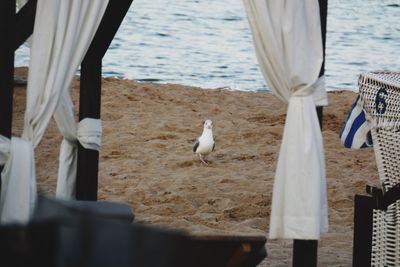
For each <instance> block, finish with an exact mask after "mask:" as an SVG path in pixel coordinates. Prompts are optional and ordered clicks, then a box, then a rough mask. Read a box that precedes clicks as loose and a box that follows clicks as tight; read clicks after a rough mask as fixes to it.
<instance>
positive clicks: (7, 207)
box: [0, 0, 108, 223]
mask: <svg viewBox="0 0 400 267" xmlns="http://www.w3.org/2000/svg"><path fill="white" fill-rule="evenodd" d="M107 4H108V0H95V1H93V0H91V1H81V0H70V1H64V0H38V3H37V8H36V19H35V25H34V33H33V40H32V47H31V61H30V67H29V76H28V88H27V106H26V111H25V124H24V131H23V135H22V139H20V138H12V140H11V142H9V141H7V140H5V138H1V139H0V149H2V150H1V151H2V152H0V155H2V156H1V159H2V160H3V159H4V157H7V161H6V163H5V168H4V170H3V173H2V188H1V199H0V221H1V222H15V221H16V222H22V223H23V222H27V220H28V219H29V217H30V213H31V212H32V207H33V205H34V201H35V197H36V177H35V169H34V166H35V163H34V153H33V150H34V148H35V147H36V146H37V145H38V144H39V142H40V140H41V138H42V136H43V134H44V132H45V129H46V127H47V125H48V122H49V120H50V118H51V117H52V116H53V114H54V112H55V111H56V109H57V107H58V106H59V104H60V103H61V105H62V106H63V105H64V102H67V103H70V96H69V94H70V92H68V90H69V89H70V85H71V81H72V78H73V75H74V74H75V72H76V70H77V68H78V66H79V64H80V62H81V61H82V58H83V56H84V54H85V53H86V51H87V49H88V46H89V44H90V43H91V40H92V38H93V36H94V34H95V32H96V30H97V27H98V25H99V23H100V21H101V18H102V16H103V14H104V11H105V9H106V7H107ZM67 96H69V98H68V97H67ZM69 108H70V107H69ZM59 110H64V109H61V108H60V109H59ZM57 116H58V118H60V117H61V118H62V117H63V116H66V117H69V120H68V119H65V120H62V119H59V120H58V121H63V122H65V121H72V120H71V119H70V118H71V113H68V114H61V112H59V111H58V112H57ZM72 116H73V113H72ZM72 119H73V117H72ZM66 127H67V126H66ZM66 127H64V128H66ZM95 131H98V129H97V128H96V129H95ZM63 134H64V135H65V136H67V135H68V134H67V133H66V132H63ZM71 136H72V137H71ZM74 136H76V133H70V136H67V137H66V138H70V137H71V139H72V138H73V137H74ZM7 143H9V144H11V146H9V147H8V148H2V147H4V146H7ZM3 151H5V152H3ZM7 151H8V152H7ZM21 171H25V172H27V173H20V172H21Z"/></svg>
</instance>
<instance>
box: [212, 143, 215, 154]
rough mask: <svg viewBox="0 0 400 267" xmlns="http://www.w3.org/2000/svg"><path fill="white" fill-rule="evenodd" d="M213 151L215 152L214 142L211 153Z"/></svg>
mask: <svg viewBox="0 0 400 267" xmlns="http://www.w3.org/2000/svg"><path fill="white" fill-rule="evenodd" d="M214 150H215V142H214V144H213V149H212V152H214Z"/></svg>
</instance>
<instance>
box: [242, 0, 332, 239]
mask: <svg viewBox="0 0 400 267" xmlns="http://www.w3.org/2000/svg"><path fill="white" fill-rule="evenodd" d="M243 2H244V6H245V9H246V12H247V16H248V20H249V24H250V28H251V30H252V34H253V41H254V45H255V49H256V54H257V59H258V62H259V64H260V67H261V70H262V72H263V75H264V77H265V79H266V81H267V83H268V85H269V86H270V88H271V89H272V91H273V93H274V94H275V95H276V96H277V97H278V98H279V99H280V100H282V101H284V102H285V103H288V110H287V117H286V123H285V129H284V134H283V140H282V144H281V149H280V153H279V158H278V164H277V170H276V174H275V182H274V188H273V197H272V210H271V218H270V226H269V238H271V239H274V238H283V239H319V237H320V233H321V232H326V231H327V230H328V208H327V197H326V178H325V162H324V153H323V144H322V135H321V131H320V128H319V123H318V118H317V114H316V111H315V107H316V105H326V104H327V97H326V92H325V85H324V78H323V77H322V78H320V79H318V75H319V72H320V69H321V64H322V61H323V50H322V49H323V48H322V36H321V26H320V17H319V5H318V0H280V1H273V0H243Z"/></svg>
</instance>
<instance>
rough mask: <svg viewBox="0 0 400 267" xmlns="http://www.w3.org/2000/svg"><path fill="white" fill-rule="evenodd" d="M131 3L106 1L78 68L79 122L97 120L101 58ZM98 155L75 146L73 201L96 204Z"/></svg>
mask: <svg viewBox="0 0 400 267" xmlns="http://www.w3.org/2000/svg"><path fill="white" fill-rule="evenodd" d="M132 1H133V0H110V2H109V4H108V6H107V9H106V11H105V13H104V16H103V18H102V20H101V22H100V25H99V28H98V30H97V32H96V34H95V36H94V38H93V41H92V43H91V45H90V47H89V49H88V51H87V53H86V55H85V58H84V59H83V61H82V64H81V80H80V86H81V88H80V101H79V103H80V104H79V120H80V121H81V120H83V119H84V118H93V119H100V112H101V77H102V75H101V65H102V58H103V56H104V54H105V53H106V51H107V49H108V47H109V45H110V44H111V42H112V40H113V38H114V36H115V34H116V33H117V30H118V28H119V26H120V25H121V22H122V20H123V19H124V17H125V15H126V13H127V12H128V9H129V7H130V5H131V3H132ZM98 165H99V152H98V151H94V150H90V149H85V148H83V147H82V146H81V145H79V146H78V168H77V184H76V198H77V199H79V200H97V187H98Z"/></svg>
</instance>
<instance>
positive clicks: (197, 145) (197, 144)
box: [193, 139, 200, 153]
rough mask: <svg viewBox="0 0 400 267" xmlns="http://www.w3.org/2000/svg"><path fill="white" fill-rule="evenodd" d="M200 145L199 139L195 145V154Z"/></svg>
mask: <svg viewBox="0 0 400 267" xmlns="http://www.w3.org/2000/svg"><path fill="white" fill-rule="evenodd" d="M199 144H200V142H199V139H197V140H196V143H194V146H193V152H194V153H196V151H197V148H198V147H199Z"/></svg>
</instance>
